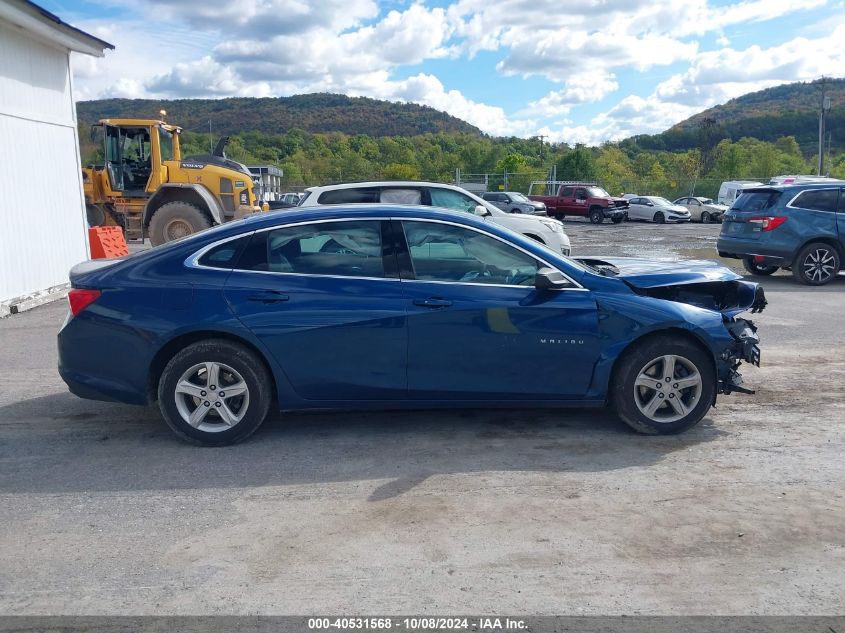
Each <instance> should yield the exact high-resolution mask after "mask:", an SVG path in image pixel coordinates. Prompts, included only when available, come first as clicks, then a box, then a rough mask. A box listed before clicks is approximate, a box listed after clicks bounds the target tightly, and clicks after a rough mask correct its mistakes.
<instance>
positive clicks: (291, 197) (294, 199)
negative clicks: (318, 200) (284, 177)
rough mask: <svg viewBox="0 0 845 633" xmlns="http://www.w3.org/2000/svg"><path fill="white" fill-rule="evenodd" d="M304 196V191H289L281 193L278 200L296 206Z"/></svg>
mask: <svg viewBox="0 0 845 633" xmlns="http://www.w3.org/2000/svg"><path fill="white" fill-rule="evenodd" d="M304 197H305V194H304V193H299V192H295V191H289V192H287V193H283V194H282V195H281V197H280V198H279V200H281V201H282V202H286V203H288V204H290V205H292V206H296V205H298V204H299V202H300V201H301V200H302V199H303V198H304Z"/></svg>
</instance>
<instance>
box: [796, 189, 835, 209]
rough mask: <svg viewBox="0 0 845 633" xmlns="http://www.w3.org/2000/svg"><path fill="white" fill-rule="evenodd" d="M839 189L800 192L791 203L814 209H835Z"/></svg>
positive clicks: (802, 207)
mask: <svg viewBox="0 0 845 633" xmlns="http://www.w3.org/2000/svg"><path fill="white" fill-rule="evenodd" d="M838 197H839V191H837V190H836V189H816V190H814V191H805V192H804V193H802V194H800V195H799V196H798V197H797V198H796V199H795V201H794V202H793V203H792V204H791V205H790V206H792V207H799V208H801V209H812V210H814V211H835V210H836V200H837V198H838Z"/></svg>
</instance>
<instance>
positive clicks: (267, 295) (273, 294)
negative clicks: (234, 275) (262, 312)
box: [248, 290, 290, 303]
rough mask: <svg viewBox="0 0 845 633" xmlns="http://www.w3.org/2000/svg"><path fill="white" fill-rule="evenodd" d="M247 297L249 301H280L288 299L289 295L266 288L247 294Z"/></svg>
mask: <svg viewBox="0 0 845 633" xmlns="http://www.w3.org/2000/svg"><path fill="white" fill-rule="evenodd" d="M248 299H249V300H250V301H255V302H258V303H281V302H282V301H287V300H288V299H290V297H289V296H287V295H286V294H284V293H282V292H277V291H275V290H266V291H264V292H256V293H254V294H251V295H249V297H248Z"/></svg>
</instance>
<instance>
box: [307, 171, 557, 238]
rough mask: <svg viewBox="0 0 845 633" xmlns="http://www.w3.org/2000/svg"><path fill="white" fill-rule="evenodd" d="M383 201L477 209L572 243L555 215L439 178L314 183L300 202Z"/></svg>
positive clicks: (522, 229) (535, 234) (534, 234)
mask: <svg viewBox="0 0 845 633" xmlns="http://www.w3.org/2000/svg"><path fill="white" fill-rule="evenodd" d="M367 202H382V203H390V204H422V205H426V206H429V205H430V206H433V207H442V208H444V209H452V210H453V211H463V212H464V213H474V214H476V215H479V216H483V217H486V218H487V219H488V220H489V221H490V222H495V223H496V224H501V225H502V226H506V227H508V228H509V229H511V230H513V231H516V232H517V233H521V234H523V235H525V236H526V237H530V238H531V239H533V240H536V241H538V242H540V243H541V244H544V245H546V246H547V247H549V248H550V249H552V250H553V251H555V252H556V253H563V254H564V255H569V254H570V252H571V248H572V247H571V245H570V243H569V237H568V236H567V235H566V231H565V230H564V228H563V223H562V222H559V221H558V220H555V219H553V218H546V217H538V216H535V215H522V214H512V213H505V212H504V211H502V210H501V209H500V208H499V207H497V206H496V205H494V204H493V203H492V202H488V201H487V200H484V199H483V198H479V197H478V196H477V195H475V194H474V193H470V192H469V191H466V190H465V189H462V188H461V187H457V186H455V185H446V184H442V183H437V182H418V181H413V180H408V181H387V182H353V183H347V184H341V185H327V186H325V187H311V188H310V189H307V190H306V195H305V198H304V199H303V200H302V202H300V203H299V206H300V207H301V208H304V209H305V208H311V207H319V206H323V205H335V204H359V203H367Z"/></svg>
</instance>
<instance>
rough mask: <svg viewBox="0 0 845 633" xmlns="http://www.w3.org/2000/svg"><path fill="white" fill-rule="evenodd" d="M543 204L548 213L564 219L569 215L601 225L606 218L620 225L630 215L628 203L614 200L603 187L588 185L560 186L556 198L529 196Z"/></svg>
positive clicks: (570, 184)
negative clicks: (584, 218)
mask: <svg viewBox="0 0 845 633" xmlns="http://www.w3.org/2000/svg"><path fill="white" fill-rule="evenodd" d="M528 198H529V199H531V200H535V201H537V202H543V203H545V205H546V213H548V215H550V216H553V217H556V218H557V219H559V220H560V219H563V218H564V217H566V216H567V215H573V216H581V217H586V218H590V222H592V223H593V224H601V223H602V222H604V220H605V218H607V219H609V220H611V221H612V222H613V223H614V224H619V223H620V222H621V221H622V220H624V219H625V216H626V215H628V201H627V200H625V199H624V198H614V197H613V196H611V195H610V194H609V193H607V192H606V191H605V190H604V189H602V188H601V187H599V186H597V185H594V184H588V183H566V184H563V185H561V186H560V188H559V189H558V191H557V195H556V196H528Z"/></svg>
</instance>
